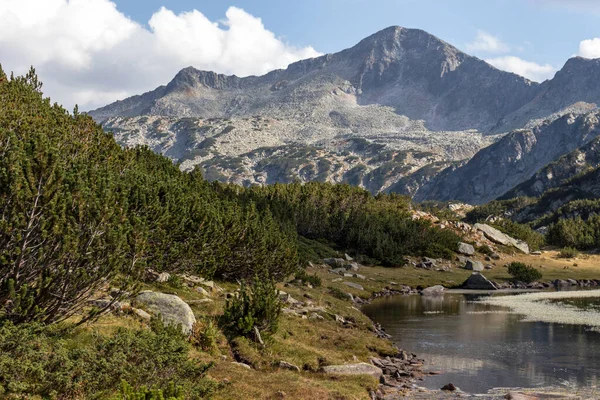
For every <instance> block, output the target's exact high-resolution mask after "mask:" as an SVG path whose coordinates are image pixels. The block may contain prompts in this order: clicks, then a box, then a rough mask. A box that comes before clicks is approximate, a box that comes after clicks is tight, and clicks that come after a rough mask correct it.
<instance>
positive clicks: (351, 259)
mask: <svg viewBox="0 0 600 400" xmlns="http://www.w3.org/2000/svg"><path fill="white" fill-rule="evenodd" d="M344 258H345V259H346V261H354V259H353V258H352V257H350V256H349V255H348V253H345V254H344Z"/></svg>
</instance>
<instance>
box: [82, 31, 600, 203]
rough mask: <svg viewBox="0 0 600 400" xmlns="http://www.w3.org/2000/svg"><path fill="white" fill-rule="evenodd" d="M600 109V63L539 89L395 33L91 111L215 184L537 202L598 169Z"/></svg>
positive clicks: (433, 40)
mask: <svg viewBox="0 0 600 400" xmlns="http://www.w3.org/2000/svg"><path fill="white" fill-rule="evenodd" d="M599 102H600V60H599V59H595V60H590V59H585V58H581V57H576V58H572V59H570V60H568V61H567V63H566V64H565V65H564V67H563V68H562V69H561V70H560V71H559V72H558V73H556V75H555V77H554V78H553V79H551V80H548V81H545V82H543V83H537V82H532V81H530V80H528V79H525V78H523V77H520V76H518V75H515V74H512V73H509V72H504V71H500V70H498V69H496V68H495V67H493V66H491V65H489V64H487V63H486V62H485V61H482V60H480V59H478V58H476V57H472V56H470V55H467V54H465V53H463V52H461V51H460V50H458V49H457V48H456V47H454V46H452V45H450V44H448V43H446V42H444V41H442V40H440V39H438V38H437V37H435V36H432V35H430V34H428V33H427V32H424V31H422V30H416V29H405V28H401V27H390V28H387V29H384V30H382V31H380V32H377V33H375V34H374V35H372V36H369V37H367V38H366V39H364V40H362V41H361V42H360V43H358V44H357V45H355V46H354V47H352V48H349V49H346V50H343V51H341V52H339V53H335V54H327V55H324V56H321V57H318V58H312V59H307V60H302V61H298V62H296V63H293V64H291V65H289V66H288V68H287V69H285V70H276V71H272V72H270V73H268V74H266V75H264V76H259V77H256V76H249V77H244V78H239V77H237V76H225V75H219V74H217V73H214V72H208V71H199V70H197V69H194V68H193V67H188V68H185V69H183V70H181V71H180V72H179V73H178V74H177V75H176V76H175V77H174V78H173V80H172V81H171V82H169V83H168V84H167V85H166V86H160V87H158V88H156V89H155V90H153V91H151V92H148V93H144V94H141V95H139V96H133V97H130V98H127V99H124V100H122V101H117V102H115V103H113V104H110V105H107V106H105V107H102V108H100V109H97V110H93V111H90V112H89V114H90V115H91V116H92V117H93V118H94V119H95V120H96V121H97V122H100V123H101V124H102V125H103V127H104V129H105V130H107V131H110V132H112V133H113V134H114V136H115V138H116V140H117V141H118V142H119V143H120V144H122V145H123V146H128V147H131V146H136V145H147V146H149V147H150V148H151V149H153V150H154V151H155V152H158V153H161V154H163V155H165V156H167V157H169V158H170V159H172V160H173V161H175V162H178V163H179V164H180V167H181V169H183V170H190V169H193V168H194V167H199V168H200V169H201V170H202V172H203V174H204V176H205V177H206V178H207V179H209V180H219V181H222V182H233V183H237V184H242V185H245V186H250V185H256V184H259V185H263V184H271V183H276V182H283V183H288V182H294V181H300V182H308V181H320V182H333V183H348V184H351V185H355V186H360V187H362V188H365V189H367V190H369V191H370V192H372V193H379V192H393V193H401V194H407V195H410V196H411V197H413V198H415V199H416V200H418V201H424V200H439V201H448V200H459V201H462V202H466V203H470V204H482V203H485V202H488V201H490V200H494V199H496V198H499V197H502V196H504V197H506V196H505V195H507V196H508V197H510V196H511V194H514V195H523V194H527V195H537V196H539V195H541V194H542V193H544V192H545V191H546V190H547V189H551V188H553V187H556V186H558V185H560V184H562V183H564V182H565V181H567V180H569V179H570V178H571V177H573V176H575V175H577V174H580V173H581V172H582V170H584V169H586V168H587V169H589V168H590V167H594V168H595V167H596V166H597V165H598V164H599V163H598V160H596V159H595V157H596V155H595V152H594V149H595V148H596V147H597V140H595V139H596V138H597V137H598V136H599V135H600V124H599V117H600V114H599V113H598V107H597V105H598V104H599ZM567 154H569V155H567ZM561 157H562V158H561Z"/></svg>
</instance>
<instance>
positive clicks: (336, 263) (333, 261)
mask: <svg viewBox="0 0 600 400" xmlns="http://www.w3.org/2000/svg"><path fill="white" fill-rule="evenodd" d="M323 262H324V263H325V264H327V265H331V266H332V267H337V268H343V267H344V266H345V265H346V260H344V259H343V258H325V259H324V260H323Z"/></svg>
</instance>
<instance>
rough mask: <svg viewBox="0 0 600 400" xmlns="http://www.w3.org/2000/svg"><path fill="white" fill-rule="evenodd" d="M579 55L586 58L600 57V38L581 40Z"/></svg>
mask: <svg viewBox="0 0 600 400" xmlns="http://www.w3.org/2000/svg"><path fill="white" fill-rule="evenodd" d="M578 55H580V56H581V57H585V58H600V38H593V39H587V40H583V41H581V43H579V53H578Z"/></svg>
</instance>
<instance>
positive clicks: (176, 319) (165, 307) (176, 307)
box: [135, 291, 196, 335]
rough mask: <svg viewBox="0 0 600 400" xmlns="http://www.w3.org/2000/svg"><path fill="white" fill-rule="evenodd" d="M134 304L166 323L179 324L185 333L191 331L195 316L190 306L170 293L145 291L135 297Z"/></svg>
mask: <svg viewBox="0 0 600 400" xmlns="http://www.w3.org/2000/svg"><path fill="white" fill-rule="evenodd" d="M135 304H136V305H137V306H139V307H142V308H143V309H145V310H146V311H148V312H149V313H151V314H153V315H160V317H161V319H162V321H163V322H164V323H165V324H168V325H181V331H182V332H183V333H185V334H188V335H189V334H190V333H192V328H193V326H194V324H195V323H196V317H195V316H194V312H193V311H192V309H191V308H190V306H189V305H188V304H187V303H186V302H185V301H183V300H181V299H180V298H179V297H177V296H175V295H172V294H165V293H158V292H151V291H145V292H141V293H140V294H138V295H137V297H136V298H135Z"/></svg>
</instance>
